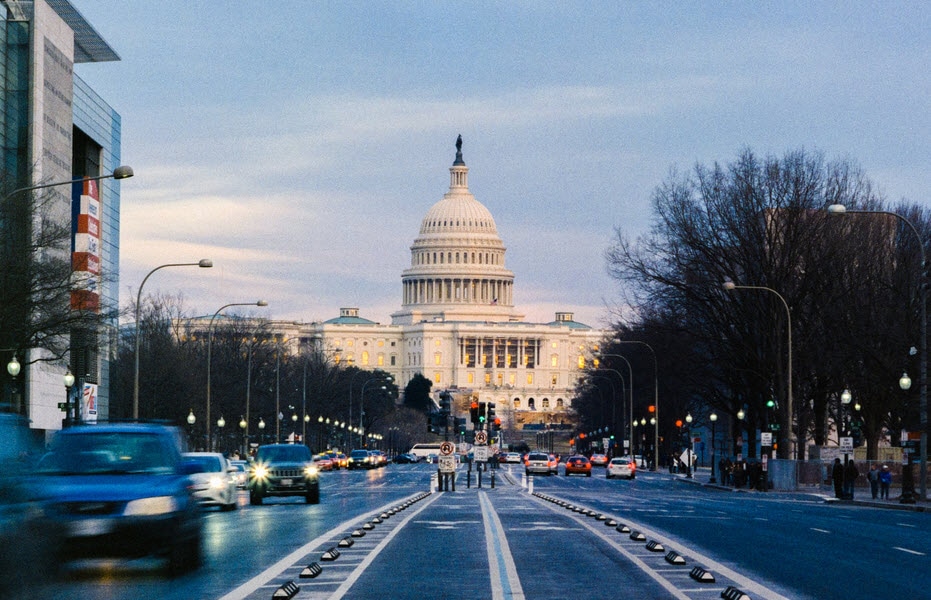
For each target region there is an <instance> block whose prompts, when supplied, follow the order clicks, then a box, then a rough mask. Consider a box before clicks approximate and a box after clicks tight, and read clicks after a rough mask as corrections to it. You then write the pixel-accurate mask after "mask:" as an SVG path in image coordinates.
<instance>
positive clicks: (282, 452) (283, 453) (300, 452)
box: [256, 445, 310, 462]
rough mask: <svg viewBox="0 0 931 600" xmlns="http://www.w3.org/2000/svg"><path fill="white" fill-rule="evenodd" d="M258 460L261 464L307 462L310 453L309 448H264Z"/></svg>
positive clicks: (260, 451) (296, 446) (295, 446)
mask: <svg viewBox="0 0 931 600" xmlns="http://www.w3.org/2000/svg"><path fill="white" fill-rule="evenodd" d="M256 459H257V460H258V461H260V462H307V461H308V460H309V459H310V451H309V450H308V449H307V446H298V445H294V446H263V447H261V448H259V452H258V455H257V457H256Z"/></svg>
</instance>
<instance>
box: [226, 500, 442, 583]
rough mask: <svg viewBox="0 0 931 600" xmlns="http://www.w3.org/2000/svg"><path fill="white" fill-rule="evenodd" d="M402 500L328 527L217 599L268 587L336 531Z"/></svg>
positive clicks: (367, 518)
mask: <svg viewBox="0 0 931 600" xmlns="http://www.w3.org/2000/svg"><path fill="white" fill-rule="evenodd" d="M416 496H417V494H413V495H411V496H410V497H409V498H407V500H409V499H410V498H414V497H416ZM434 496H435V494H434ZM435 499H436V498H433V500H435ZM433 500H429V502H432V501H433ZM404 501H405V499H403V498H402V499H401V500H400V501H397V502H390V503H388V504H386V505H384V506H383V507H381V508H378V509H376V510H373V511H371V512H368V513H366V514H364V515H358V516H355V517H353V518H352V519H349V520H348V521H343V522H342V523H340V524H339V525H337V526H336V527H334V528H333V529H330V530H329V531H326V532H324V533H323V535H321V536H319V537H317V538H316V539H313V540H311V541H309V542H307V543H306V544H304V545H303V546H301V547H300V548H298V549H297V550H295V551H294V552H292V553H291V554H289V555H287V556H285V557H284V558H282V559H281V560H279V561H278V562H276V563H275V564H273V565H272V566H270V567H268V568H267V569H265V570H264V571H262V572H261V573H259V574H258V575H256V576H255V577H253V578H252V579H250V580H249V581H247V582H245V583H244V584H242V585H240V586H239V587H237V588H236V589H234V590H232V591H231V592H229V593H228V594H226V595H225V596H221V597H220V598H219V599H218V600H241V599H242V598H245V597H246V596H248V595H250V594H252V593H253V592H255V591H256V590H258V589H261V588H263V587H269V586H268V585H267V584H268V582H269V581H270V580H271V579H273V578H275V577H278V576H279V575H280V574H281V573H283V572H284V570H285V569H287V568H288V567H290V566H292V565H293V564H294V563H295V562H297V561H298V559H301V558H304V556H306V555H308V554H310V553H311V552H312V551H313V550H314V548H316V547H317V546H319V545H320V544H322V543H324V542H326V541H328V540H331V539H333V537H334V536H335V533H336V532H339V531H346V530H347V529H349V528H351V527H352V526H353V525H355V524H357V523H359V522H360V521H368V520H369V519H370V518H372V517H373V516H376V515H379V514H381V513H383V512H385V511H386V510H388V509H390V508H391V507H392V506H397V505H398V504H400V503H401V502H404ZM429 502H428V504H429ZM274 587H275V588H278V587H279V586H277V585H276V586H274Z"/></svg>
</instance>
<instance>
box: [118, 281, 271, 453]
mask: <svg viewBox="0 0 931 600" xmlns="http://www.w3.org/2000/svg"><path fill="white" fill-rule="evenodd" d="M140 289H141V288H140ZM231 306H268V302H266V301H265V300H257V301H255V302H231V303H229V304H224V305H223V306H221V307H220V308H218V309H217V312H215V313H213V316H211V317H210V323H208V324H207V421H206V423H207V446H208V447H209V446H210V389H211V385H210V371H211V369H210V364H211V362H212V355H213V322H214V320H215V319H216V318H217V315H219V314H220V313H221V312H223V311H224V310H225V309H227V308H229V307H231ZM136 339H137V340H138V339H139V336H138V332H137V335H136Z"/></svg>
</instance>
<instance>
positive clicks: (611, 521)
mask: <svg viewBox="0 0 931 600" xmlns="http://www.w3.org/2000/svg"><path fill="white" fill-rule="evenodd" d="M605 525H607V526H608V527H617V521H615V520H614V519H607V520H605Z"/></svg>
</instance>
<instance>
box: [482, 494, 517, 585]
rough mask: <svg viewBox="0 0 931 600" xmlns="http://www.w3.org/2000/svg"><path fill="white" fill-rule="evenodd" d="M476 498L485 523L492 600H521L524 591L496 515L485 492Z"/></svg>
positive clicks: (502, 528)
mask: <svg viewBox="0 0 931 600" xmlns="http://www.w3.org/2000/svg"><path fill="white" fill-rule="evenodd" d="M478 498H479V503H480V504H481V506H482V517H483V519H484V521H485V551H486V552H487V553H488V566H489V569H488V571H489V576H490V577H491V597H492V600H523V598H524V589H523V588H522V587H521V585H520V578H519V577H518V576H517V566H516V565H515V564H514V557H513V556H511V547H510V546H509V545H508V540H507V537H506V535H505V533H504V527H503V526H502V525H501V520H500V519H499V518H498V513H496V512H495V508H494V506H492V504H491V501H490V500H488V496H487V494H486V493H485V492H479V493H478Z"/></svg>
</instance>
